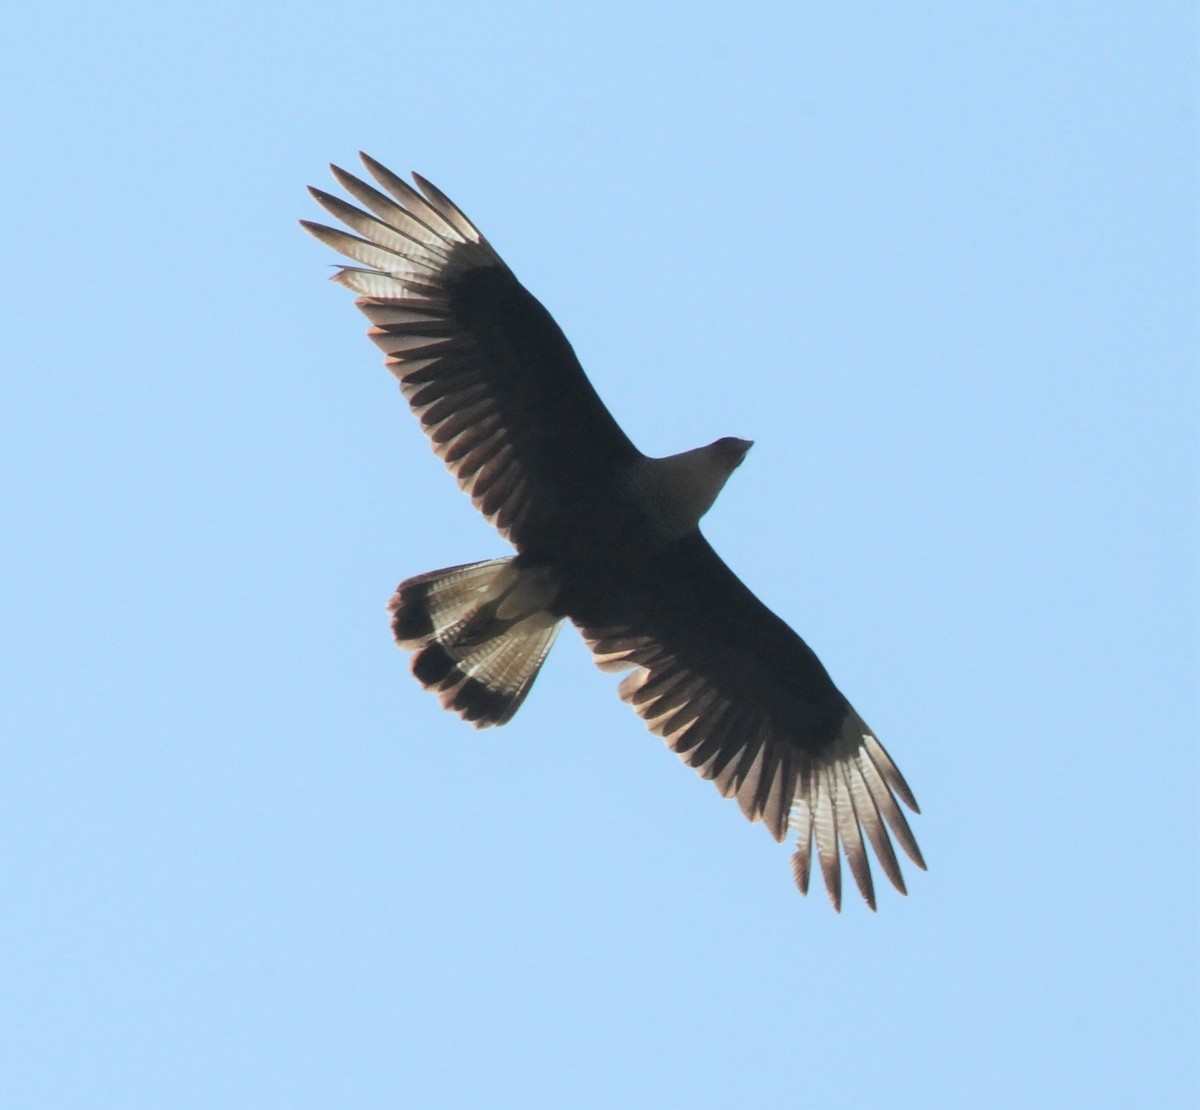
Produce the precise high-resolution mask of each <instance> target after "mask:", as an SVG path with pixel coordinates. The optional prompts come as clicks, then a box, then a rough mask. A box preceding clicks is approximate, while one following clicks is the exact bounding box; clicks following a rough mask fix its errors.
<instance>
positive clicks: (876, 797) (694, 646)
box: [576, 532, 925, 909]
mask: <svg viewBox="0 0 1200 1110" xmlns="http://www.w3.org/2000/svg"><path fill="white" fill-rule="evenodd" d="M626 569H627V571H630V573H628V577H627V578H626V581H625V586H624V589H621V590H620V591H618V592H619V593H620V594H621V597H620V600H619V601H618V602H617V603H616V604H615V605H613V607H612V619H611V620H608V621H605V619H604V616H603V602H600V603H598V604H597V605H596V606H595V607H593V608H592V612H591V613H587V614H585V616H584V619H583V620H576V623H577V624H579V625H580V629H581V631H582V632H583V635H584V637H585V639H586V640H587V641H588V645H589V646H590V647H591V649H592V651H593V653H594V655H595V658H596V662H597V663H598V664H599V665H600V666H601V667H602V668H604V669H605V670H624V669H627V668H629V667H634V668H635V669H634V670H633V672H632V673H631V674H629V675H628V676H627V677H626V678H625V679H624V681H623V682H622V683H621V686H620V695H621V697H622V699H623V700H625V701H627V702H629V704H630V705H632V706H633V708H634V709H635V710H636V711H637V712H638V714H639V715H640V716H641V717H642V718H643V720H645V722H646V724H647V726H648V727H649V728H650V730H651V732H654V733H656V734H658V735H660V736H662V737H663V739H664V740H665V741H666V743H667V745H668V747H670V748H671V749H672V750H673V751H674V752H676V753H677V754H678V755H679V756H680V758H681V759H683V761H684V762H685V763H687V764H688V765H689V766H691V767H694V768H696V770H697V771H699V772H700V774H701V775H703V776H704V777H705V778H707V779H711V780H713V782H714V783H715V785H716V787H717V789H718V790H719V791H720V792H721V793H722V794H723V795H724V796H725V797H736V798H737V801H738V804H739V805H740V806H741V808H742V812H743V813H744V814H745V815H746V817H747V818H749V820H751V821H759V820H761V821H762V822H763V823H764V824H765V825H766V827H767V829H768V830H769V831H770V832H771V834H772V835H773V836H774V837H775V838H776V839H777V840H783V839H784V837H785V836H786V835H787V832H788V830H789V828H790V829H793V830H795V831H796V833H797V847H796V853H795V855H794V856H793V857H792V866H793V874H794V876H795V880H796V885H797V886H798V887H799V888H800V889H801V891H804V892H807V890H808V880H809V872H810V863H811V851H812V844H813V843H814V842H815V844H816V850H817V858H818V861H819V864H820V868H821V872H822V874H823V875H824V879H825V887H826V889H827V891H828V893H829V897H830V899H831V900H832V901H833V903H834V905H835V906H836V907H838V908H840V906H841V887H842V882H841V862H840V858H841V855H842V854H844V855H845V857H846V862H847V864H848V865H849V868H850V871H851V873H852V874H853V876H854V879H855V881H856V882H857V884H858V887H859V890H860V891H861V892H862V895H863V897H864V898H865V899H866V900H867V903H868V904H869V905H870V906H871V908H872V909H874V907H875V891H874V884H873V881H872V878H871V868H870V864H869V863H868V860H867V847H866V846H867V844H868V843H869V844H870V845H871V847H872V848H873V849H874V852H875V856H876V858H877V859H878V861H879V863H880V865H881V866H882V868H883V871H884V873H885V874H886V875H887V877H888V878H889V879H890V880H891V882H892V884H893V885H894V886H895V887H896V888H897V889H898V890H899V891H901V892H902V893H904V892H905V887H904V878H903V876H902V875H901V872H900V867H899V864H898V863H897V860H896V853H895V851H894V850H893V848H892V842H891V837H894V838H895V839H896V840H897V841H898V842H899V844H900V846H901V847H902V848H903V849H904V851H905V852H906V853H907V854H908V856H909V858H910V859H912V861H913V862H914V863H916V864H917V866H918V867H921V868H922V869H924V867H925V864H924V861H923V860H922V858H921V851H920V849H919V848H918V847H917V842H916V840H915V839H914V837H913V834H912V832H911V830H910V829H909V826H908V822H907V821H906V820H905V817H904V813H903V811H902V810H901V809H900V807H899V805H897V803H896V799H897V797H899V798H900V799H901V800H902V801H904V803H905V804H906V805H908V806H909V808H910V809H912V810H913V811H914V812H917V803H916V800H915V799H914V798H913V795H912V791H910V790H909V788H908V785H907V783H905V781H904V778H903V777H902V776H901V774H900V772H899V771H898V770H897V769H896V765H895V764H894V763H893V762H892V760H891V758H890V757H889V756H888V754H887V752H886V751H884V749H883V745H881V744H880V743H879V741H878V740H877V739H876V738H875V736H874V734H873V733H872V732H871V731H870V729H868V728H867V726H866V724H865V723H864V722H863V720H862V718H861V717H859V715H858V714H857V713H856V712H855V711H854V709H853V708H852V707H851V705H850V704H849V702H847V701H846V699H845V698H844V697H843V696H842V694H841V693H840V692H839V691H838V689H837V687H836V686H834V684H833V682H832V680H831V679H830V678H829V675H828V673H827V672H826V670H825V668H824V667H823V666H822V665H821V662H820V660H819V659H818V658H817V657H816V655H815V654H814V653H813V651H812V650H811V649H810V648H809V647H808V645H807V644H805V643H804V641H803V640H801V639H800V637H799V636H797V635H796V633H795V632H793V631H792V629H791V628H789V627H788V626H787V625H786V624H785V623H784V622H783V621H782V620H780V619H779V617H777V616H776V615H775V614H774V613H772V612H771V610H770V609H768V608H767V607H766V606H765V605H764V604H763V603H762V602H761V601H759V600H758V598H757V597H755V595H754V594H753V593H752V592H751V591H750V590H749V589H748V588H747V587H746V586H745V585H744V584H743V583H742V582H741V581H740V580H739V579H738V578H737V576H736V575H735V574H734V573H733V572H732V571H731V570H730V569H729V568H728V567H727V566H726V565H725V564H724V563H723V562H722V561H721V559H720V558H719V557H718V555H717V554H716V552H714V551H713V549H712V548H711V547H710V546H709V544H708V542H707V541H706V540H705V539H704V537H703V536H701V535H700V534H699V533H698V532H697V533H694V534H693V535H692V536H691V537H690V538H689V539H687V540H685V541H683V542H681V543H679V544H677V545H675V546H674V547H673V548H672V549H670V550H669V551H668V552H666V553H665V554H661V555H658V556H656V557H654V558H652V559H645V560H641V561H639V562H638V564H637V565H636V567H634V568H626ZM889 829H890V830H891V836H889ZM864 837H865V839H864ZM839 849H840V850H839Z"/></svg>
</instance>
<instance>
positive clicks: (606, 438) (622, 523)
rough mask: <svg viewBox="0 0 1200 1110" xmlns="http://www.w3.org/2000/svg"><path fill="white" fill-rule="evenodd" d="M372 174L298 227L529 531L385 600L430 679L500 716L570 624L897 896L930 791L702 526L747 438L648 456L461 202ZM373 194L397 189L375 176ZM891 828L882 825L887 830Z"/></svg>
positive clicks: (466, 462)
mask: <svg viewBox="0 0 1200 1110" xmlns="http://www.w3.org/2000/svg"><path fill="white" fill-rule="evenodd" d="M363 162H364V164H365V165H366V167H367V169H368V171H370V174H371V176H372V177H373V178H374V179H375V181H376V182H377V184H378V185H379V186H380V188H376V187H375V186H372V185H369V184H367V183H366V182H365V181H362V180H360V179H359V178H357V177H354V176H353V175H352V174H349V173H347V172H346V171H345V170H342V169H339V168H337V167H336V166H335V167H333V174H334V177H335V178H336V179H337V180H338V182H339V183H340V184H341V185H342V187H343V188H344V189H345V190H346V191H347V192H348V193H349V194H350V195H351V196H352V197H354V199H355V200H357V201H358V202H359V204H360V205H362V207H361V208H359V207H356V206H354V205H352V204H348V203H347V202H345V201H343V200H340V199H338V198H337V197H334V196H331V195H329V194H328V193H324V192H322V191H320V190H318V189H313V190H311V191H312V194H313V196H314V197H315V198H316V199H317V201H318V202H319V203H320V204H321V205H322V206H323V207H324V208H325V210H326V211H327V212H329V213H330V215H332V216H333V217H334V218H335V219H337V220H339V221H341V222H342V223H343V224H345V225H346V227H348V228H349V229H350V232H346V231H342V230H337V229H334V228H330V227H326V226H323V225H321V224H316V223H310V222H308V221H304V227H305V228H306V229H307V230H308V231H310V232H312V234H313V235H315V236H316V237H317V238H318V239H320V240H321V241H322V242H323V243H326V244H327V245H328V246H330V247H332V248H333V249H334V250H336V251H339V252H340V253H341V254H343V255H345V256H347V257H348V258H350V259H352V260H353V261H354V262H355V263H357V265H354V266H347V267H345V268H344V269H342V270H341V271H340V272H339V273H338V274H337V275H336V276H335V279H334V280H336V281H338V282H339V283H341V284H342V285H344V286H346V287H347V288H349V289H352V290H353V291H354V292H355V293H357V294H359V299H358V301H357V304H358V307H359V308H360V309H362V311H363V312H364V313H365V314H366V316H367V318H368V319H369V320H370V321H371V325H372V326H371V328H370V331H369V332H368V334H369V335H370V337H371V339H372V340H374V342H375V343H376V345H377V346H379V348H380V349H381V350H382V351H383V352H384V354H385V355H386V356H387V357H386V363H387V367H388V369H389V370H391V372H392V373H393V374H395V375H396V377H397V378H398V379H399V381H400V389H401V391H402V392H403V394H404V396H405V397H406V398H407V399H408V403H409V405H410V406H411V407H412V409H413V412H415V413H416V415H417V417H418V418H419V419H420V421H421V425H422V427H423V428H424V429H425V432H426V434H427V435H428V436H429V437H430V439H431V440H432V442H433V448H434V451H436V452H437V454H438V455H439V456H441V458H442V460H443V461H444V462H445V464H446V466H447V467H449V469H450V471H451V473H452V474H453V475H454V476H455V478H457V479H458V484H459V485H460V486H461V487H462V488H463V489H464V490H465V491H466V492H467V493H469V494H470V496H471V499H472V500H473V501H474V503H475V505H476V506H477V507H478V508H479V510H480V511H481V512H482V513H483V514H484V516H486V517H487V519H488V520H489V521H491V522H492V524H494V525H495V526H496V528H497V529H498V530H499V531H500V533H501V535H503V536H504V537H505V539H507V540H508V541H509V542H510V543H512V544H513V546H514V547H515V548H516V549H517V554H516V555H515V556H511V557H509V558H504V559H489V560H487V561H485V562H479V563H468V564H466V565H464V566H458V567H451V568H449V569H447V570H439V571H434V572H432V573H430V574H422V575H419V576H418V577H416V578H410V579H408V580H407V581H406V582H402V583H401V584H400V586H399V588H398V589H397V590H396V593H395V596H393V598H392V600H391V603H390V605H389V608H390V611H391V614H392V628H393V631H394V633H395V636H396V640H397V642H398V643H399V644H400V646H401V647H404V648H407V649H409V650H411V651H412V652H413V662H412V669H413V673H414V674H415V675H416V677H417V678H418V680H419V681H420V682H421V683H422V684H423V685H424V686H425V687H426V688H427V689H429V690H433V691H435V692H436V693H437V695H438V697H439V698H440V699H441V702H442V705H444V706H445V707H446V708H447V709H452V710H453V711H454V712H455V713H458V714H459V715H460V716H462V717H463V718H465V719H466V720H468V721H470V722H472V723H473V724H474V725H476V726H477V727H480V728H482V727H486V726H488V725H501V724H504V723H505V722H506V721H508V720H509V719H510V718H511V717H512V715H513V714H514V713H515V712H516V711H517V709H518V708H519V707H520V705H521V702H522V701H524V699H525V696H526V695H527V694H528V693H529V689H530V687H531V686H532V685H533V680H534V679H535V678H536V677H537V673H538V670H539V668H540V667H541V665H542V662H543V661H544V660H545V658H546V654H547V652H549V650H550V647H551V645H552V644H553V643H554V638H555V636H556V635H557V633H558V629H559V627H560V625H561V624H562V622H563V621H564V620H570V621H571V622H572V623H573V624H574V625H575V626H576V627H577V628H578V629H579V630H580V632H581V633H582V635H583V637H584V639H585V640H586V641H587V644H588V646H589V647H590V648H591V650H592V652H593V653H594V655H595V658H596V662H597V664H598V665H599V666H600V667H602V668H603V669H605V670H628V671H629V672H630V673H629V674H628V675H627V677H626V678H625V679H624V680H623V681H622V682H621V684H620V689H619V692H620V696H621V698H622V699H623V700H625V701H626V702H628V703H629V704H630V705H632V706H633V708H634V709H635V710H636V711H637V712H638V714H639V715H640V716H641V717H642V718H643V720H644V721H645V722H646V724H647V726H648V727H649V728H650V730H651V731H652V732H654V733H657V734H658V735H659V736H661V737H662V738H663V739H664V740H665V741H666V743H667V745H668V746H669V747H670V748H671V750H672V751H674V752H676V753H677V754H678V755H679V757H680V758H681V759H682V760H683V761H684V762H685V763H687V764H689V765H690V766H692V767H694V768H695V769H696V770H697V771H699V773H700V774H701V775H702V776H704V777H705V778H707V779H711V780H712V781H713V782H714V783H715V784H716V787H717V789H718V790H719V791H720V792H721V793H722V794H723V795H724V796H725V797H727V798H728V797H732V798H736V799H737V802H738V805H740V806H741V808H742V812H743V813H744V814H745V815H746V817H747V818H749V820H751V821H762V822H763V824H764V825H765V826H766V827H767V829H768V830H769V831H770V833H771V835H772V836H774V837H775V839H776V840H783V839H784V837H785V836H786V835H787V833H788V830H789V829H792V830H794V831H795V832H796V833H797V849H796V853H795V855H794V856H793V857H792V868H793V874H794V876H795V880H796V885H797V886H798V887H799V888H800V890H801V891H802V892H807V890H808V882H809V872H810V864H811V855H812V845H813V844H814V842H815V844H816V853H817V859H818V861H819V865H820V869H821V872H822V874H823V876H824V879H825V888H826V890H827V891H828V892H829V897H830V898H831V899H832V901H833V904H834V906H835V907H838V908H840V906H841V885H842V882H841V863H840V855H841V854H843V853H844V855H845V857H846V861H847V863H848V865H849V867H850V871H851V873H852V874H853V876H854V879H855V881H856V883H857V884H858V888H859V890H860V891H861V892H862V895H863V897H864V898H865V899H866V900H867V903H868V904H869V905H870V906H871V907H872V909H873V908H874V906H875V891H874V884H873V882H872V877H871V869H870V865H869V863H868V859H867V848H866V844H867V843H868V842H869V843H870V845H871V847H872V848H873V849H874V852H875V856H876V858H877V859H878V861H879V864H880V866H881V867H882V868H883V871H884V873H885V874H886V875H887V877H888V878H889V879H890V880H891V882H892V884H893V885H894V886H895V887H896V888H897V889H898V890H899V891H901V892H902V893H903V892H904V891H905V887H904V879H903V876H902V875H901V872H900V867H899V864H898V863H897V861H896V854H895V852H894V851H893V848H892V841H891V837H895V839H896V840H897V841H898V842H899V844H900V846H901V847H902V848H903V849H904V851H905V852H906V853H907V854H908V856H909V858H910V859H911V860H912V861H913V862H914V863H916V864H917V866H918V867H921V868H924V866H925V864H924V861H923V860H922V858H921V852H920V849H919V848H918V847H917V843H916V840H915V839H914V838H913V835H912V832H911V831H910V829H909V826H908V822H907V821H906V820H905V817H904V813H903V811H902V810H901V809H900V807H899V805H897V803H896V799H897V798H899V799H901V800H902V801H903V802H904V803H905V804H906V805H907V806H908V807H909V808H910V809H912V810H914V811H916V810H917V803H916V801H915V800H914V798H913V795H912V792H911V791H910V790H909V788H908V785H907V784H906V783H905V781H904V779H903V777H902V776H901V774H900V772H899V771H898V770H897V769H896V765H895V764H894V763H893V762H892V760H891V758H890V757H889V756H888V754H887V752H886V751H884V749H883V746H882V745H881V744H880V743H879V741H878V740H877V739H876V738H875V736H874V734H873V733H872V732H871V730H870V729H869V728H868V727H867V725H866V724H865V723H864V721H863V719H862V718H861V717H860V716H859V715H858V714H857V713H856V712H855V711H854V709H853V707H852V706H851V705H850V703H849V702H848V701H847V700H846V699H845V698H844V697H843V696H842V694H841V693H840V692H839V690H838V689H837V687H836V686H834V684H833V682H832V680H831V679H830V677H829V675H828V673H827V672H826V670H825V668H824V667H823V666H822V665H821V662H820V660H818V659H817V657H816V655H814V654H813V652H812V650H811V649H810V648H809V647H808V646H807V645H806V644H805V643H804V641H803V640H801V639H800V637H799V636H797V635H796V633H795V632H793V631H792V630H791V628H789V627H788V626H787V625H786V624H785V623H784V622H783V621H782V620H780V619H779V617H777V616H776V615H775V614H774V613H772V612H771V611H770V610H769V609H768V608H767V607H766V606H765V605H763V604H762V602H761V601H759V600H758V598H756V597H755V596H754V594H752V593H751V592H750V590H749V589H748V588H747V587H746V586H745V585H743V584H742V582H741V581H740V580H739V579H738V578H737V576H736V575H735V574H734V573H733V572H732V571H731V570H730V569H729V568H728V567H727V566H726V565H725V564H724V563H723V562H722V561H721V559H720V558H719V557H718V555H717V554H716V552H714V551H713V549H712V548H711V547H710V546H709V544H708V542H707V541H706V540H705V539H704V537H703V536H702V535H701V534H700V530H699V526H698V525H699V521H700V518H701V517H702V516H703V515H704V514H705V512H707V511H708V509H709V507H710V506H711V505H712V503H713V501H714V500H715V499H716V496H717V494H718V493H719V492H720V490H721V488H722V486H724V484H725V481H726V479H727V478H728V477H729V475H730V474H731V473H732V472H733V471H734V469H735V468H736V467H737V466H738V465H739V464H740V463H741V461H742V459H743V458H744V457H745V454H746V452H747V451H748V450H749V448H750V446H751V445H750V443H749V442H748V441H747V440H743V439H734V438H725V439H719V440H717V441H716V442H715V443H711V444H709V445H708V446H707V447H699V448H696V449H695V450H693V451H685V452H683V453H682V454H679V455H672V456H669V457H667V458H649V457H647V456H646V455H643V454H642V453H641V452H640V451H639V450H638V449H637V448H636V447H635V446H634V445H633V443H632V442H630V440H629V438H628V437H627V436H626V435H625V433H624V432H623V431H621V429H620V427H618V425H617V423H616V421H615V420H614V419H613V417H612V416H611V414H610V413H609V411H608V410H607V409H606V408H605V407H604V404H603V402H602V401H601V400H600V398H599V396H597V394H596V391H595V390H594V389H593V388H592V385H591V383H590V382H589V381H588V379H587V377H586V376H585V375H584V372H583V368H582V367H581V366H580V364H579V361H578V360H577V359H576V357H575V353H574V351H573V350H572V349H571V345H570V343H569V342H568V341H567V339H566V336H564V335H563V333H562V331H561V330H560V329H559V327H558V325H557V324H556V323H555V322H554V320H553V318H552V317H551V316H550V314H549V313H548V312H547V311H546V309H545V308H543V307H542V305H541V304H540V303H539V302H538V301H537V300H535V299H534V297H533V296H532V295H531V294H530V293H528V292H527V291H526V290H525V288H524V287H523V286H522V285H521V283H520V282H519V281H517V279H516V278H515V277H514V276H513V273H512V271H511V270H510V269H509V268H508V266H506V265H505V264H504V262H503V261H502V260H501V258H500V256H499V255H498V254H497V253H496V252H495V251H494V250H493V249H492V247H491V246H490V245H489V244H488V242H487V240H486V239H484V237H483V236H482V235H481V234H480V233H479V232H478V230H476V228H475V226H474V225H473V224H472V223H471V222H470V220H468V219H467V218H466V217H465V216H464V215H463V214H462V212H460V211H459V210H458V208H457V207H455V205H454V204H453V203H452V202H451V201H450V200H449V199H448V198H447V197H446V196H445V195H444V194H443V193H441V192H440V191H439V190H438V189H436V188H435V187H434V186H433V185H431V184H430V183H429V182H428V181H425V180H424V179H423V178H421V177H419V176H417V175H415V174H414V180H415V182H416V185H417V188H416V189H414V188H413V187H412V186H410V185H409V184H408V183H407V182H405V181H404V180H402V179H401V178H399V177H397V176H396V175H395V174H393V173H392V172H390V171H389V170H387V169H385V168H384V167H383V166H381V165H380V164H379V163H378V162H376V161H374V160H373V159H371V158H368V157H367V156H366V155H363ZM381 190H382V191H381ZM889 829H890V833H891V837H889Z"/></svg>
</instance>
